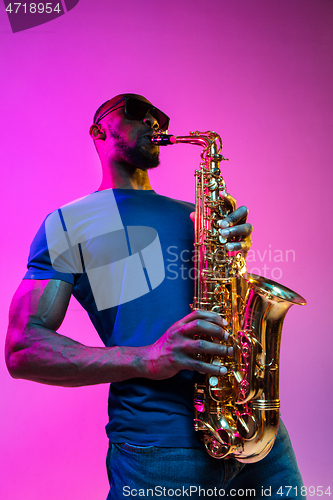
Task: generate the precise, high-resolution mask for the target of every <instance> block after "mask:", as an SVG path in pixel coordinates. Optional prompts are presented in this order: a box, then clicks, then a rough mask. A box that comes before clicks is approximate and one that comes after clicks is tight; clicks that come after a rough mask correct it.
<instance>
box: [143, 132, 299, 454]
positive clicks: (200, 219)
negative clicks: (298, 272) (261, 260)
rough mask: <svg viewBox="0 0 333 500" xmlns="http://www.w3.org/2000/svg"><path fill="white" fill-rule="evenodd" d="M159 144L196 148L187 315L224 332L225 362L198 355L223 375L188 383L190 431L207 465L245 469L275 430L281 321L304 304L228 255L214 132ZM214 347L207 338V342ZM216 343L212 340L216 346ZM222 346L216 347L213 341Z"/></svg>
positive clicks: (161, 138)
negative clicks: (199, 313) (219, 321)
mask: <svg viewBox="0 0 333 500" xmlns="http://www.w3.org/2000/svg"><path fill="white" fill-rule="evenodd" d="M152 142H154V143H156V144H159V145H167V144H176V143H189V144H195V145H199V146H201V147H202V148H203V149H202V153H201V160H202V161H201V163H200V168H199V169H198V170H196V172H195V176H196V204H195V242H194V244H195V256H196V258H195V265H196V273H195V291H194V300H193V304H192V310H196V309H205V310H209V311H213V312H216V313H218V314H219V315H220V316H221V317H223V318H224V319H225V320H226V321H227V323H228V326H227V327H226V330H227V332H228V333H229V337H228V340H227V341H225V342H223V343H224V344H225V345H228V346H232V347H233V356H232V357H231V356H228V357H223V358H219V357H216V356H211V355H207V354H204V355H202V356H200V358H201V359H202V360H203V361H205V362H206V363H213V364H217V365H222V364H223V365H224V366H226V367H227V368H228V371H227V373H226V374H225V375H222V376H219V377H215V376H210V375H206V376H205V377H204V376H203V377H202V379H203V380H202V381H201V382H198V383H196V384H195V391H194V408H195V418H194V428H195V430H196V431H199V432H200V433H201V435H202V439H203V442H204V444H205V447H206V450H207V452H208V453H209V455H211V456H212V457H214V458H219V459H221V458H229V457H234V458H235V459H237V460H238V461H240V462H244V463H251V462H257V461H259V460H261V459H263V458H264V457H265V456H266V455H267V454H268V453H269V451H270V450H271V448H272V446H273V444H274V441H275V438H276V435H277V431H278V426H279V408H280V400H279V358H280V343H281V332H282V325H283V321H284V318H285V316H286V313H287V311H288V309H289V308H290V307H291V306H292V305H293V304H300V305H305V304H306V301H305V300H304V299H303V297H301V296H300V295H298V294H297V293H295V292H293V291H292V290H290V289H289V288H286V287H284V286H282V285H279V284H278V283H275V282H274V281H271V280H269V279H266V278H263V277H260V276H257V275H253V274H248V273H247V272H246V262H245V260H244V258H243V256H242V253H241V252H229V251H228V250H227V248H226V243H227V241H226V240H225V239H224V238H223V237H222V235H221V234H220V232H219V228H220V226H219V225H218V221H219V220H221V219H223V218H225V217H227V216H228V214H229V213H230V212H232V211H234V210H235V208H236V207H235V205H234V204H233V202H230V201H229V199H228V198H226V185H225V181H224V179H223V177H222V175H221V171H220V166H219V165H220V162H221V161H222V160H225V158H223V156H222V155H221V149H222V141H221V138H220V136H219V135H218V134H216V133H215V132H210V131H208V132H191V133H190V135H189V136H167V135H156V136H155V137H153V138H152ZM206 340H210V341H213V342H217V340H216V339H214V338H207V337H206ZM218 342H220V341H218ZM221 343H222V342H221Z"/></svg>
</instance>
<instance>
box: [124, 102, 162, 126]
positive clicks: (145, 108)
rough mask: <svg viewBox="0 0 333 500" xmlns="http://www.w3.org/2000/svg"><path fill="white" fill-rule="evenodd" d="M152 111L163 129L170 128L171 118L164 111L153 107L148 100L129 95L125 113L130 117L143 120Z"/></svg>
mask: <svg viewBox="0 0 333 500" xmlns="http://www.w3.org/2000/svg"><path fill="white" fill-rule="evenodd" d="M148 112H150V113H151V114H152V116H153V117H154V118H156V120H157V121H158V124H159V127H160V128H161V130H164V131H165V130H168V127H169V118H168V116H167V115H165V114H164V113H163V112H162V111H160V110H159V109H157V108H153V107H152V106H151V105H150V104H148V103H147V102H143V101H140V100H139V99H133V98H130V97H128V98H127V99H126V101H125V113H126V114H127V115H128V116H129V118H133V119H134V120H143V119H144V117H145V116H147V113H148Z"/></svg>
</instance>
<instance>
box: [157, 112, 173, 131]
mask: <svg viewBox="0 0 333 500" xmlns="http://www.w3.org/2000/svg"><path fill="white" fill-rule="evenodd" d="M153 117H154V118H156V120H157V121H158V124H159V126H160V129H161V130H163V131H166V130H168V128H169V117H168V116H167V115H165V114H164V113H163V112H162V111H160V110H159V109H157V108H155V109H154V111H153Z"/></svg>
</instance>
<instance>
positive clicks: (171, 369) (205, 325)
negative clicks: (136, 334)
mask: <svg viewBox="0 0 333 500" xmlns="http://www.w3.org/2000/svg"><path fill="white" fill-rule="evenodd" d="M71 292H72V285H70V284H69V283H66V282H64V281H60V280H52V279H51V280H23V282H22V283H21V285H20V286H19V288H18V290H17V292H16V293H15V295H14V298H13V301H12V305H11V309H10V323H9V328H8V333H7V339H6V362H7V367H8V370H9V372H10V374H11V375H12V376H13V377H14V378H24V379H28V380H34V381H35V382H40V383H43V384H50V385H60V386H64V387H77V386H83V385H93V384H103V383H110V382H121V381H123V380H128V379H131V378H137V377H145V378H149V379H155V380H160V379H166V378H169V377H172V376H173V375H175V374H176V373H178V372H179V371H180V370H184V369H187V370H197V371H200V372H203V373H209V374H211V375H215V376H218V375H222V374H223V373H224V372H225V371H226V370H225V368H224V367H223V366H219V365H213V364H208V363H204V362H203V361H201V360H200V359H199V358H198V354H199V355H200V354H204V353H207V354H211V355H213V356H219V357H220V356H225V355H227V354H229V355H231V354H232V348H229V352H228V353H227V348H226V347H225V346H222V345H221V344H220V341H221V340H222V341H223V340H225V338H226V333H225V331H224V329H223V328H224V327H225V323H224V321H223V320H222V319H221V318H220V316H218V315H217V314H215V313H213V312H210V311H202V310H198V311H194V312H192V313H191V314H189V315H187V316H185V317H184V318H183V319H181V320H179V321H177V322H176V323H174V324H173V325H171V326H170V328H169V329H168V330H167V331H166V332H165V333H164V334H163V335H162V336H161V337H160V338H159V339H158V340H157V341H156V342H155V343H154V344H152V345H149V346H142V347H127V346H119V347H88V346H85V345H83V344H80V343H79V342H76V341H74V340H72V339H70V338H69V337H65V336H64V335H60V334H58V333H57V332H56V330H57V329H58V328H59V327H60V325H61V323H62V321H63V319H64V316H65V314H66V310H67V306H68V303H69V299H70V296H71ZM198 335H200V336H207V337H208V338H211V337H213V338H215V339H217V343H214V342H213V341H208V340H203V339H195V338H194V337H196V336H198ZM143 342H144V339H143Z"/></svg>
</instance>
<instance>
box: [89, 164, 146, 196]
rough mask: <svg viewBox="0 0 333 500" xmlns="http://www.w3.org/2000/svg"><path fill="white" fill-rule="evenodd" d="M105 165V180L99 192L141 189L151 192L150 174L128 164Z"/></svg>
mask: <svg viewBox="0 0 333 500" xmlns="http://www.w3.org/2000/svg"><path fill="white" fill-rule="evenodd" d="M114 163H115V164H113V163H112V164H111V165H110V164H108V165H103V163H102V168H103V178H102V182H101V185H100V187H99V188H98V191H103V190H104V189H140V190H151V189H152V187H151V185H150V182H149V177H148V172H147V171H146V170H141V169H140V168H136V167H133V166H132V165H129V164H128V163H118V162H114Z"/></svg>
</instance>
